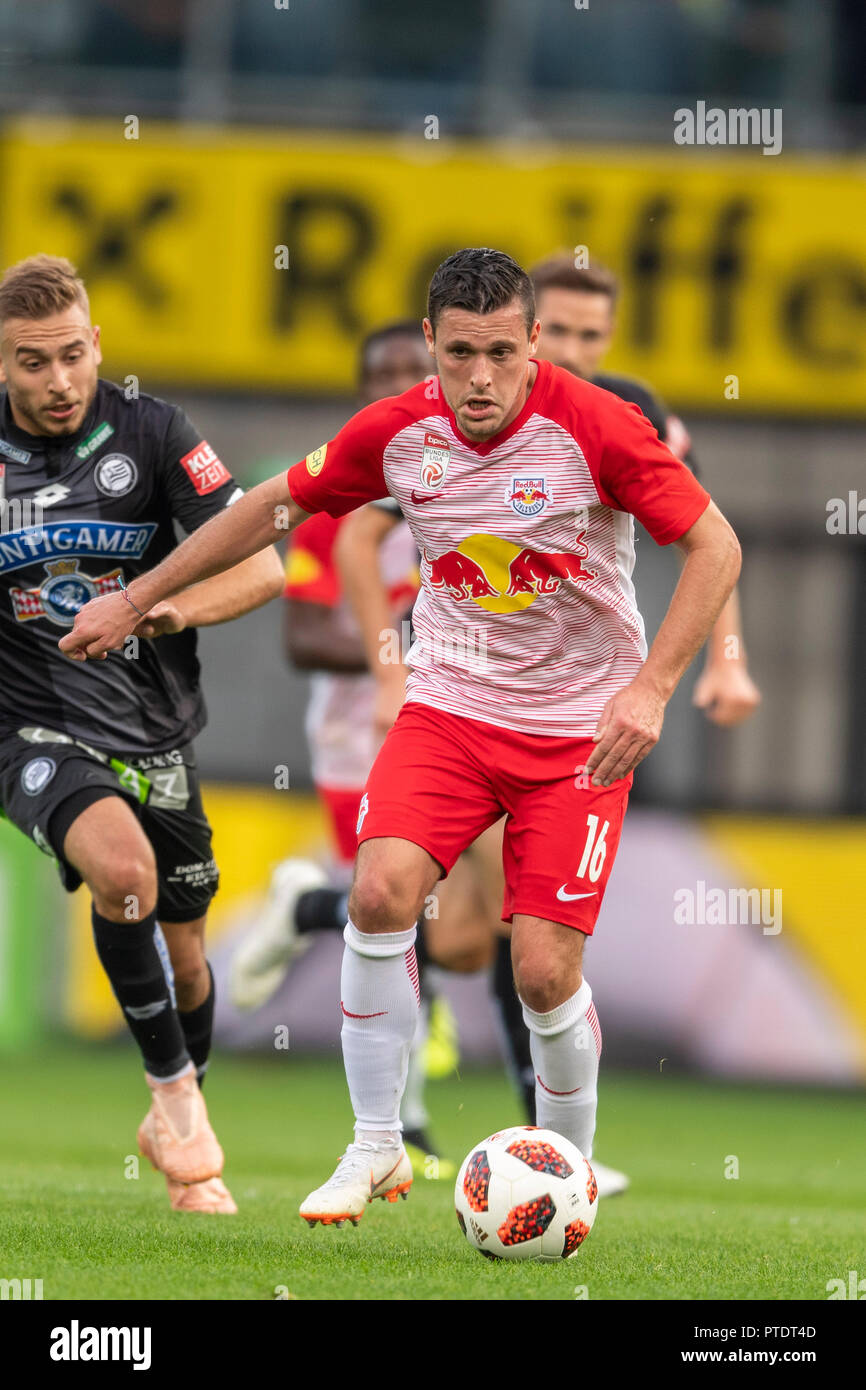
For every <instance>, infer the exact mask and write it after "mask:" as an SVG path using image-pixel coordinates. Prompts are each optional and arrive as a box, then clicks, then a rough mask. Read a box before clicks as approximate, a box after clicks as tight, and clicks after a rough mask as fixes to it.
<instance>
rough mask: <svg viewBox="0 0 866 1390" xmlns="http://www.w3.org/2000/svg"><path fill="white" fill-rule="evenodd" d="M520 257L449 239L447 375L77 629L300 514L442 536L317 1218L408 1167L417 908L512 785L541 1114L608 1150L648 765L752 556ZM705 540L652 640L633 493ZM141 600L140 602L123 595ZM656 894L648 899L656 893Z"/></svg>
mask: <svg viewBox="0 0 866 1390" xmlns="http://www.w3.org/2000/svg"><path fill="white" fill-rule="evenodd" d="M539 327H540V326H539V324H538V321H537V319H536V317H535V301H534V295H533V291H532V284H531V282H530V280H529V277H528V276H527V275H526V273H525V271H523V270H522V269H521V268H520V266H518V265H517V264H516V263H515V262H514V261H513V260H512V259H511V257H509V256H507V255H505V254H504V253H502V252H499V251H493V250H490V249H487V248H476V249H470V250H464V251H460V252H457V253H456V254H455V255H453V256H450V257H449V258H448V259H447V260H446V261H444V262H443V264H442V265H441V266H440V267H439V268H438V270H437V271H436V272H435V274H434V276H433V279H432V281H431V284H430V293H429V300H428V317H427V319H426V320H425V333H426V335H427V340H428V344H429V346H430V349H431V352H432V353H433V354H434V356H435V359H436V364H437V368H438V378H437V379H435V380H434V381H432V382H429V383H427V384H426V385H420V386H417V387H415V388H413V389H412V390H411V391H407V392H405V393H404V394H403V395H401V396H396V397H391V398H389V399H388V400H385V401H381V402H379V403H377V404H376V405H372V406H368V407H367V408H366V409H365V410H362V411H360V412H359V413H358V414H357V415H356V416H354V417H353V419H351V420H350V421H349V422H348V424H347V425H346V426H345V427H344V428H343V429H342V430H341V431H340V432H339V434H338V435H337V437H336V438H335V439H334V440H332V441H331V442H330V443H329V444H328V445H327V446H321V447H319V448H318V449H315V450H314V451H313V452H312V453H311V454H309V455H308V456H307V459H306V460H304V461H302V462H301V463H299V464H296V465H295V466H294V467H293V468H292V469H290V470H289V474H288V478H285V477H282V478H275V479H272V480H270V481H269V482H266V483H263V484H261V485H260V486H259V487H258V488H256V489H254V490H253V491H252V492H250V493H248V494H247V495H246V497H245V498H242V499H241V500H240V501H239V502H237V503H236V505H235V507H234V508H233V509H232V511H231V513H227V514H225V515H222V516H220V517H217V518H215V519H214V520H212V521H210V522H208V523H207V525H205V526H204V527H202V528H201V530H199V531H197V532H196V533H195V534H194V535H193V536H190V537H189V538H188V539H187V540H186V541H184V543H183V544H182V545H181V546H179V547H178V548H177V550H175V551H174V552H172V554H171V555H170V556H168V557H166V559H165V560H164V561H163V562H162V563H161V564H160V565H158V566H157V567H156V569H154V570H153V571H151V572H149V573H148V574H144V575H141V576H139V577H137V578H136V579H135V581H134V582H133V583H132V584H131V585H130V588H129V591H128V594H126V595H124V594H116V595H106V596H103V597H100V598H97V599H94V600H92V601H91V602H90V603H89V604H87V605H86V607H85V608H83V609H82V611H81V612H80V613H79V614H78V617H77V619H76V623H75V627H74V629H73V631H72V632H71V633H69V634H68V635H67V636H66V637H65V638H63V639H62V641H61V647H62V649H63V650H64V651H66V652H67V653H68V654H69V655H70V656H73V657H75V658H76V659H79V660H86V659H87V658H88V657H96V658H99V657H101V656H102V655H104V653H105V652H107V651H109V650H114V649H115V648H116V647H118V646H121V645H122V643H123V641H124V639H125V637H126V635H127V634H128V633H129V632H130V631H131V629H132V627H133V626H134V623H135V613H134V612H133V611H132V605H135V607H136V608H140V609H142V610H146V609H147V608H149V607H151V606H152V605H153V604H154V603H156V602H158V601H159V600H161V599H164V598H167V597H168V596H169V595H170V594H172V593H174V592H175V591H176V589H179V588H181V587H183V586H186V585H188V584H191V583H194V582H195V581H197V580H199V579H203V578H204V577H206V576H207V575H210V574H214V573H219V572H220V571H221V570H223V569H225V568H227V567H228V566H230V565H233V564H237V563H238V562H239V561H240V560H242V559H243V558H245V557H246V556H248V555H250V554H253V553H255V552H256V551H257V550H259V549H262V548H264V546H265V545H267V544H269V543H271V542H272V541H273V538H274V533H275V530H276V529H279V527H280V526H281V524H284V523H285V522H287V521H288V522H289V523H295V524H296V523H297V522H299V521H300V520H302V519H303V517H304V516H306V515H309V514H310V513H312V512H315V511H320V510H326V511H329V512H330V513H331V514H332V515H341V514H342V513H344V512H347V511H350V510H352V509H353V508H354V507H357V506H359V505H361V504H362V503H363V502H366V501H370V500H373V499H374V498H377V497H381V496H383V495H384V494H385V493H390V494H391V495H392V496H394V497H396V498H397V500H398V502H399V503H400V505H401V507H402V508H403V512H404V514H405V516H406V519H407V521H408V522H409V525H410V527H411V528H412V531H413V534H414V536H415V539H416V541H417V543H418V546H419V548H420V550H421V552H422V556H423V563H422V586H423V587H422V592H421V596H420V598H419V600H418V603H417V604H416V608H415V614H414V619H415V631H416V641H415V644H414V647H413V650H412V652H411V653H410V657H409V665H410V667H411V675H410V678H409V686H408V698H407V703H406V705H405V706H404V708H403V710H402V711H401V713H400V716H399V718H398V719H397V721H396V723H395V724H394V726H393V728H392V730H391V732H390V733H389V735H388V737H387V738H386V740H385V743H384V744H383V747H382V750H381V752H380V753H379V756H378V757H377V760H376V763H375V764H374V767H373V770H372V772H371V774H370V778H369V780H368V783H367V788H366V791H365V793H364V798H363V800H362V806H361V818H360V820H361V823H360V829H359V852H358V859H357V863H356V870H355V882H354V886H353V889H352V894H351V898H350V903H349V921H348V923H347V926H346V932H345V942H346V949H345V954H344V960H343V971H342V982H341V1007H342V1013H343V1057H344V1063H345V1067H346V1075H347V1079H348V1083H349V1092H350V1095H351V1099H352V1105H353V1108H354V1112H355V1120H356V1124H355V1140H354V1142H353V1143H352V1144H350V1145H349V1146H348V1148H347V1150H346V1153H345V1154H344V1156H343V1158H342V1159H341V1160H340V1162H339V1164H338V1165H337V1169H336V1171H335V1173H334V1174H333V1175H332V1177H331V1178H330V1179H329V1180H328V1181H326V1182H325V1183H324V1184H323V1186H322V1187H320V1188H318V1189H317V1190H316V1191H314V1192H313V1193H311V1194H310V1196H309V1197H308V1198H307V1199H306V1200H305V1201H304V1202H303V1204H302V1206H301V1215H302V1216H303V1217H304V1218H305V1219H306V1220H307V1221H310V1222H313V1221H316V1220H321V1221H323V1222H325V1223H328V1224H332V1223H333V1224H340V1223H341V1222H343V1221H345V1220H352V1221H355V1222H357V1220H358V1219H359V1218H360V1216H361V1214H362V1213H363V1211H364V1208H365V1205H366V1203H367V1202H368V1201H370V1200H372V1198H374V1197H387V1198H389V1199H390V1200H396V1198H397V1196H398V1195H401V1194H403V1195H405V1194H406V1193H407V1192H408V1190H409V1187H410V1186H411V1181H412V1172H411V1167H410V1164H409V1160H408V1158H407V1157H406V1154H405V1152H404V1150H403V1146H402V1141H401V1134H400V1121H399V1105H400V1097H401V1094H402V1090H403V1085H404V1080H405V1074H406V1060H407V1056H408V1049H409V1044H410V1042H411V1039H412V1035H413V1032H414V1029H415V1023H416V1013H417V1007H418V995H417V971H416V967H415V953H414V940H415V926H414V923H415V919H416V917H417V915H418V911H419V907H420V905H421V903H423V901H424V899H425V897H426V895H427V894H428V893H429V892H430V890H431V888H432V887H433V885H434V884H435V883H436V882H437V880H438V879H439V878H440V876H441V875H442V874H443V873H447V872H448V870H449V869H450V867H451V865H452V864H453V863H454V861H455V860H456V858H457V856H458V855H459V854H460V852H461V851H462V850H463V849H464V848H465V847H466V846H467V845H468V844H470V843H471V842H472V841H473V840H474V839H475V837H476V836H477V835H479V834H480V833H481V832H482V831H483V830H484V829H485V828H486V827H487V826H489V825H491V824H492V823H493V822H494V821H495V820H497V819H499V817H500V816H501V815H502V814H503V812H505V813H506V814H507V815H508V821H507V825H506V831H505V842H504V867H505V879H506V892H505V903H504V905H503V917H504V918H505V919H506V920H510V921H511V924H512V959H513V964H514V972H515V978H516V981H517V986H518V990H519V993H520V997H521V1000H522V1002H523V1008H524V1017H525V1019H526V1023H527V1025H528V1027H529V1029H530V1032H531V1034H532V1055H533V1062H534V1065H535V1068H536V1073H537V1076H538V1090H537V1109H538V1122H539V1124H540V1125H542V1126H545V1127H549V1128H551V1129H554V1130H557V1131H558V1132H559V1133H561V1134H564V1135H565V1136H566V1137H567V1138H569V1139H571V1140H572V1141H573V1142H574V1143H576V1144H577V1146H578V1147H579V1148H580V1149H581V1150H582V1151H583V1152H584V1153H585V1154H586V1155H587V1156H591V1153H592V1138H593V1132H594V1128H595V1113H596V1104H597V1089H596V1088H597V1078H598V1054H599V1052H600V1050H601V1032H600V1028H599V1023H598V1018H597V1016H596V1012H595V1008H594V1005H593V1003H592V991H591V989H590V986H589V983H588V982H587V981H586V979H585V978H584V977H583V974H582V957H583V948H584V943H585V941H586V938H587V937H588V936H591V935H592V932H593V930H594V927H595V922H596V919H597V916H598V911H599V907H600V906H601V901H602V898H603V895H604V890H605V885H606V883H607V879H608V876H609V874H610V870H611V866H612V863H613V859H614V856H615V853H616V849H617V845H618V843H619V837H620V831H621V827H622V820H623V815H624V813H625V806H626V802H627V800H628V791H629V788H630V786H631V781H632V774H633V771H634V768H635V767H636V766H637V765H638V763H639V762H641V760H642V759H643V758H644V757H646V755H647V754H648V753H649V752H650V751H651V750H652V748H653V747H654V745H655V744H656V742H657V741H658V738H659V736H660V733H661V727H662V721H663V718H664V711H665V706H666V704H667V702H668V700H669V699H670V697H671V694H672V693H673V691H674V689H675V688H676V685H677V683H678V681H679V679H680V677H681V676H682V674H683V672H684V670H685V669H686V667H687V666H688V664H689V662H690V661H691V660H692V658H693V657H694V655H695V654H696V652H697V651H698V650H699V649H700V648H701V646H702V645H703V643H704V641H705V640H706V638H707V635H708V633H709V632H710V629H711V627H712V625H713V623H714V622H715V620H716V618H717V616H718V614H719V612H720V611H721V608H722V606H723V604H724V603H725V601H726V599H727V597H728V595H729V593H730V592H731V589H732V588H733V585H734V583H735V582H736V579H737V575H738V573H739V567H740V550H739V545H738V544H737V539H736V537H735V535H734V533H733V531H732V530H731V527H730V526H729V525H728V523H727V521H726V520H725V519H724V517H723V516H722V515H721V513H720V512H719V510H718V508H717V507H716V506H715V504H714V503H713V502H712V501H711V499H710V497H709V495H708V494H707V493H706V492H705V491H704V489H703V488H702V487H701V486H700V484H699V483H698V482H697V481H696V480H695V478H694V477H693V476H692V474H691V473H690V472H689V471H688V469H687V468H686V467H685V466H684V465H683V464H682V463H680V462H679V460H678V459H676V458H675V457H674V455H673V454H672V453H671V452H670V450H669V449H667V447H666V446H665V445H664V444H663V443H662V442H661V441H660V439H659V438H658V435H657V434H656V432H655V430H654V429H653V428H652V426H651V425H650V424H649V422H648V421H647V420H646V419H645V418H644V417H643V415H642V414H641V413H640V411H639V410H638V409H637V408H636V407H633V406H630V405H627V404H626V403H624V402H623V401H621V400H619V398H618V397H616V396H614V395H612V394H611V393H610V392H606V391H603V390H601V389H599V388H598V387H595V386H592V385H590V384H589V383H587V382H583V381H580V380H578V379H577V378H575V377H573V376H571V375H570V374H569V373H567V372H565V371H563V370H561V369H559V368H556V367H554V366H551V364H550V363H546V362H535V361H534V360H533V353H534V350H535V347H536V344H537V341H538V334H539ZM632 516H636V517H638V518H639V519H640V520H641V522H642V523H643V525H644V526H645V527H646V528H647V530H648V531H649V532H650V534H651V535H652V536H653V537H654V539H655V540H656V541H657V542H659V543H660V544H663V545H664V544H669V543H671V542H676V543H677V544H678V545H679V546H680V547H681V548H682V549H683V550H684V551H685V554H686V561H685V565H684V567H683V571H682V574H681V575H680V579H679V582H678V584H677V587H676V591H675V593H674V596H673V598H672V600H671V604H670V607H669V609H668V612H667V615H666V617H665V619H664V621H663V623H662V625H661V627H660V628H659V631H658V633H657V635H656V638H655V640H654V642H653V644H652V647H651V649H650V651H649V653H647V650H646V643H645V639H644V631H643V623H642V621H641V617H640V614H639V612H638V610H637V607H636V604H635V598H634V588H633V585H632V582H631V570H632V566H633V563H634V551H633V545H632V534H633V520H632ZM125 605H128V609H129V611H126V609H125ZM636 910H638V909H637V906H636Z"/></svg>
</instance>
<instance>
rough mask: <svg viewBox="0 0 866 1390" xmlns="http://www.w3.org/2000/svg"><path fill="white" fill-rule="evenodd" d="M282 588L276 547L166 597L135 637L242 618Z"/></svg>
mask: <svg viewBox="0 0 866 1390" xmlns="http://www.w3.org/2000/svg"><path fill="white" fill-rule="evenodd" d="M282 589H283V568H282V565H281V564H280V558H279V556H278V555H277V552H276V550H275V549H274V547H273V546H269V547H268V549H267V550H262V551H260V552H259V553H258V555H251V556H250V558H249V559H248V560H242V561H241V563H240V564H239V565H235V567H234V569H230V570H227V571H226V573H225V574H215V575H213V576H212V577H211V578H210V579H204V580H202V582H201V583H200V584H193V585H192V587H191V588H189V589H184V590H183V591H182V592H181V593H179V594H177V595H176V597H175V598H173V599H170V600H168V599H164V600H163V601H162V602H161V603H156V604H154V606H153V607H152V608H151V609H150V610H149V611H148V614H147V617H146V618H144V619H143V620H142V621H141V622H140V623H139V624H138V626H137V627H136V629H135V636H136V637H162V636H163V635H164V634H165V633H169V632H182V631H183V629H184V628H185V627H210V626H212V625H213V624H214V623H228V622H231V620H232V619H233V618H241V617H243V615H244V613H251V612H252V611H253V609H254V608H261V606H262V605H263V604H265V603H270V601H271V599H272V598H276V597H277V595H278V594H280V593H282Z"/></svg>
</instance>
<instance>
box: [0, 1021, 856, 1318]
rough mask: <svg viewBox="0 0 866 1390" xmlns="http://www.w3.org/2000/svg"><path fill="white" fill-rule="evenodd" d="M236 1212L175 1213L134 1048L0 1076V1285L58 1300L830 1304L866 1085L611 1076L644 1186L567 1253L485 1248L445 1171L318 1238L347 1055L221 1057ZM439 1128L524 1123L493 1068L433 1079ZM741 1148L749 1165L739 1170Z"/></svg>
mask: <svg viewBox="0 0 866 1390" xmlns="http://www.w3.org/2000/svg"><path fill="white" fill-rule="evenodd" d="M206 1094H207V1098H208V1104H209V1108H210V1113H211V1117H212V1119H213V1122H214V1125H215V1128H216V1130H217V1133H218V1134H219V1136H220V1139H221V1141H222V1144H223V1147H224V1148H225V1151H226V1155H227V1162H226V1170H225V1178H226V1180H227V1182H228V1184H229V1186H230V1188H231V1189H232V1191H233V1193H234V1195H235V1198H236V1200H237V1202H238V1206H239V1208H240V1212H239V1214H238V1215H237V1216H235V1217H213V1216H184V1215H180V1214H178V1213H173V1212H171V1211H170V1210H169V1209H168V1202H167V1198H166V1196H165V1190H164V1184H163V1179H162V1178H161V1177H160V1176H159V1175H158V1174H156V1173H154V1172H153V1171H152V1170H151V1169H150V1167H149V1165H148V1164H146V1163H145V1162H144V1160H141V1162H140V1172H139V1176H138V1178H134V1177H132V1178H129V1177H126V1176H125V1172H126V1171H128V1170H130V1169H131V1168H132V1166H133V1165H131V1164H129V1163H128V1161H127V1156H129V1155H135V1153H136V1145H135V1131H136V1127H137V1125H138V1122H139V1120H140V1119H141V1117H142V1115H143V1113H144V1110H145V1108H146V1103H147V1092H146V1089H145V1087H144V1082H143V1078H142V1077H141V1074H140V1068H139V1064H138V1061H137V1058H136V1056H135V1055H134V1054H133V1052H132V1051H131V1050H127V1049H126V1048H120V1047H116V1046H115V1047H95V1046H94V1047H81V1046H73V1045H69V1046H65V1047H63V1048H59V1047H56V1046H55V1047H52V1048H51V1049H49V1050H46V1051H43V1052H39V1053H35V1054H31V1055H28V1056H25V1057H23V1058H17V1059H15V1060H14V1061H13V1060H11V1059H6V1061H5V1063H4V1066H3V1069H2V1079H0V1117H2V1119H0V1171H2V1184H0V1266H2V1267H0V1277H4V1278H14V1277H19V1278H31V1279H39V1278H41V1279H42V1280H43V1294H44V1298H45V1299H103V1298H122V1299H268V1300H270V1299H274V1298H275V1297H277V1296H283V1297H285V1296H286V1294H285V1293H281V1292H280V1291H281V1290H287V1292H288V1296H289V1297H294V1298H298V1299H323V1298H327V1299H565V1300H573V1299H575V1298H576V1297H588V1298H589V1299H590V1300H598V1299H709V1298H720V1299H753V1298H770V1299H817V1300H823V1299H826V1298H827V1290H826V1285H827V1281H828V1280H829V1279H833V1278H843V1279H847V1277H848V1271H849V1270H852V1269H854V1270H860V1271H861V1272H862V1273H863V1274H866V1166H864V1164H863V1153H864V1151H866V1108H864V1105H863V1100H862V1096H860V1095H856V1094H853V1093H852V1094H844V1093H838V1092H818V1091H806V1090H798V1091H784V1090H778V1089H766V1088H757V1087H745V1086H731V1085H722V1084H720V1083H711V1082H706V1081H700V1080H696V1079H694V1078H685V1077H681V1076H677V1075H676V1074H674V1073H671V1072H668V1071H666V1070H664V1069H663V1070H662V1071H661V1072H659V1073H658V1074H656V1073H653V1074H649V1075H634V1074H630V1075H622V1074H617V1073H609V1074H607V1075H605V1074H604V1072H603V1073H602V1086H601V1109H600V1116H599V1121H600V1122H599V1140H600V1142H599V1144H598V1146H597V1154H598V1157H600V1158H601V1159H603V1160H605V1161H607V1162H609V1163H611V1164H614V1165H615V1166H617V1167H622V1168H624V1169H625V1170H626V1171H627V1172H628V1173H629V1174H630V1176H631V1178H632V1184H633V1185H632V1188H631V1190H630V1191H629V1192H628V1193H626V1194H625V1195H623V1196H620V1197H616V1198H611V1199H610V1200H608V1201H607V1202H604V1201H603V1202H602V1204H601V1207H600V1210H599V1215H598V1219H597V1221H596V1224H595V1228H594V1230H593V1233H592V1235H591V1236H590V1238H589V1240H588V1241H587V1242H586V1244H585V1245H584V1247H583V1248H582V1249H581V1250H580V1252H579V1253H578V1254H577V1256H576V1257H575V1258H573V1259H571V1260H569V1261H564V1262H563V1263H562V1265H561V1266H560V1265H535V1264H532V1263H528V1262H523V1263H511V1264H502V1263H494V1262H492V1261H488V1260H483V1259H481V1258H480V1257H479V1256H478V1255H477V1254H476V1253H475V1252H474V1251H473V1250H472V1249H470V1247H469V1246H468V1244H467V1243H466V1241H465V1240H464V1239H463V1237H462V1236H461V1234H460V1231H459V1228H458V1226H457V1222H456V1220H455V1216H454V1205H453V1200H452V1184H451V1182H435V1181H430V1180H425V1179H423V1178H420V1179H416V1182H415V1185H414V1187H413V1189H412V1193H411V1195H410V1198H409V1200H408V1202H400V1203H398V1204H397V1205H396V1206H390V1205H386V1204H385V1203H384V1202H376V1203H374V1204H373V1205H372V1206H370V1207H368V1209H367V1211H366V1213H365V1215H364V1217H363V1219H362V1221H361V1225H360V1227H359V1228H358V1229H357V1230H356V1229H354V1228H353V1227H350V1226H347V1227H345V1228H344V1229H343V1230H340V1231H337V1230H323V1229H322V1228H321V1227H320V1226H317V1227H315V1229H313V1230H309V1229H308V1228H307V1227H306V1226H305V1225H304V1224H303V1223H302V1222H301V1220H300V1218H299V1217H298V1215H297V1206H298V1203H299V1201H300V1200H301V1199H302V1198H303V1197H304V1196H305V1195H306V1193H307V1192H308V1190H309V1189H310V1188H312V1187H314V1186H315V1185H316V1184H317V1183H319V1182H321V1181H323V1180H324V1178H325V1177H327V1176H328V1175H329V1174H330V1172H331V1170H332V1168H333V1165H334V1162H335V1160H336V1159H337V1157H338V1155H339V1154H340V1152H341V1151H342V1149H343V1147H344V1146H345V1143H346V1142H347V1140H348V1138H349V1137H350V1113H349V1108H348V1100H347V1097H346V1092H345V1084H344V1081H343V1076H342V1069H341V1067H340V1064H339V1060H338V1059H337V1058H336V1057H335V1058H334V1059H333V1060H311V1059H309V1058H295V1057H294V1056H293V1055H292V1054H291V1053H287V1054H286V1053H281V1054H278V1055H277V1056H275V1057H273V1058H254V1057H245V1058H227V1057H223V1056H218V1057H217V1058H216V1059H215V1061H214V1063H213V1065H212V1068H211V1073H210V1075H209V1077H208V1084H207V1090H206ZM429 1102H430V1107H431V1112H432V1115H433V1129H434V1132H435V1133H436V1135H437V1136H438V1137H439V1141H440V1143H441V1145H442V1148H443V1151H444V1152H447V1153H448V1154H449V1155H450V1156H452V1157H453V1158H454V1159H455V1160H457V1161H459V1160H460V1159H462V1157H463V1156H464V1155H465V1153H466V1152H468V1150H469V1148H470V1146H471V1145H472V1144H474V1143H475V1142H476V1141H477V1140H479V1139H481V1138H483V1137H484V1136H485V1135H486V1134H489V1133H492V1132H493V1131H494V1130H496V1129H499V1128H501V1127H503V1126H504V1125H507V1124H510V1123H520V1116H519V1112H518V1107H517V1105H516V1103H515V1100H514V1098H513V1095H512V1092H511V1089H510V1087H509V1085H508V1083H507V1081H506V1080H505V1078H504V1076H502V1075H501V1073H499V1072H496V1071H474V1072H468V1073H466V1074H464V1075H462V1076H461V1077H459V1078H458V1077H456V1076H455V1077H453V1078H451V1079H449V1080H447V1081H444V1082H436V1083H433V1084H431V1085H430V1087H429ZM733 1159H736V1161H737V1163H738V1164H739V1177H738V1178H726V1177H725V1171H726V1169H727V1170H728V1171H729V1172H730V1171H733V1168H734V1163H733V1161H732V1160H733Z"/></svg>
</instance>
